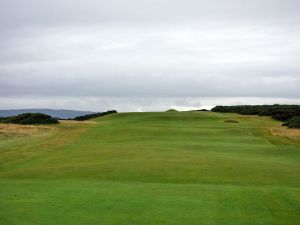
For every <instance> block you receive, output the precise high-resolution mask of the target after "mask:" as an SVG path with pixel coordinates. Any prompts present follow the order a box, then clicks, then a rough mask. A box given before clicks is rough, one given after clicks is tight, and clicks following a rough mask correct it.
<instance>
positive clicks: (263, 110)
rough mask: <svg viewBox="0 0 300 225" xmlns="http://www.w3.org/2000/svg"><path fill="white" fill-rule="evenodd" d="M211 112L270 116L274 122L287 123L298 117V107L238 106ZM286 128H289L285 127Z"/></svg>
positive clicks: (224, 107)
mask: <svg viewBox="0 0 300 225" xmlns="http://www.w3.org/2000/svg"><path fill="white" fill-rule="evenodd" d="M211 111H213V112H223V113H238V114H242V115H259V116H271V117H272V118H273V119H275V120H280V121H283V122H284V121H288V120H290V119H293V118H294V117H300V105H238V106H216V107H214V108H213V109H212V110H211ZM287 126H288V127H291V126H289V125H287Z"/></svg>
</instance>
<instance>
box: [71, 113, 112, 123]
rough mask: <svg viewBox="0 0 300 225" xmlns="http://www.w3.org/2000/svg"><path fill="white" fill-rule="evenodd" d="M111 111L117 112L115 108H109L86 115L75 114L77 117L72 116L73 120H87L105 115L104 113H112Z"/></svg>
mask: <svg viewBox="0 0 300 225" xmlns="http://www.w3.org/2000/svg"><path fill="white" fill-rule="evenodd" d="M112 113H117V111H116V110H109V111H107V112H101V113H93V114H87V115H84V116H77V117H75V118H74V120H78V121H83V120H89V119H94V118H97V117H101V116H105V115H108V114H112Z"/></svg>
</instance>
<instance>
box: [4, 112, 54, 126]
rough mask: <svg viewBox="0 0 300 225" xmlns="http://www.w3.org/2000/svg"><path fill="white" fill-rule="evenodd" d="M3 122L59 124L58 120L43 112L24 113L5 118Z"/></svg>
mask: <svg viewBox="0 0 300 225" xmlns="http://www.w3.org/2000/svg"><path fill="white" fill-rule="evenodd" d="M2 122H5V123H14V124H57V123H58V120H57V119H55V118H53V117H51V116H49V115H45V114H42V113H23V114H20V115H18V116H11V117H7V118H5V119H4V120H3V121H2Z"/></svg>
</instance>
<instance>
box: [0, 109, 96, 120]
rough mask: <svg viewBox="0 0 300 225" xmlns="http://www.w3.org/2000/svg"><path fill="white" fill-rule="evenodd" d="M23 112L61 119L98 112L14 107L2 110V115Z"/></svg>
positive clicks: (15, 114) (6, 115)
mask: <svg viewBox="0 0 300 225" xmlns="http://www.w3.org/2000/svg"><path fill="white" fill-rule="evenodd" d="M21 113H43V114H47V115H50V116H52V117H56V118H60V119H69V118H70V119H73V118H75V117H78V116H83V115H86V114H93V113H97V112H91V111H76V110H64V109H12V110H0V117H8V116H17V115H19V114H21Z"/></svg>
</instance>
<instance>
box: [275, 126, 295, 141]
mask: <svg viewBox="0 0 300 225" xmlns="http://www.w3.org/2000/svg"><path fill="white" fill-rule="evenodd" d="M270 131H271V133H272V135H274V136H282V137H287V138H289V139H292V140H295V141H300V129H292V128H287V127H272V128H270Z"/></svg>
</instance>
